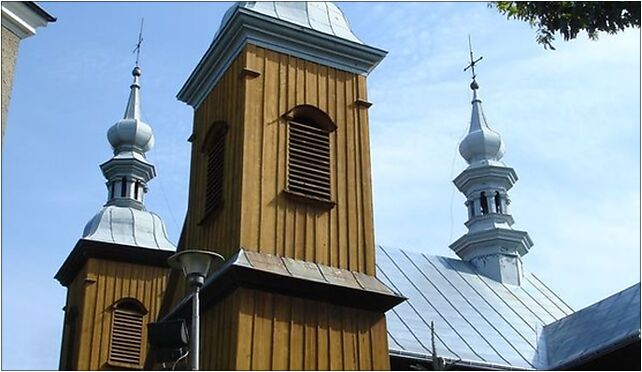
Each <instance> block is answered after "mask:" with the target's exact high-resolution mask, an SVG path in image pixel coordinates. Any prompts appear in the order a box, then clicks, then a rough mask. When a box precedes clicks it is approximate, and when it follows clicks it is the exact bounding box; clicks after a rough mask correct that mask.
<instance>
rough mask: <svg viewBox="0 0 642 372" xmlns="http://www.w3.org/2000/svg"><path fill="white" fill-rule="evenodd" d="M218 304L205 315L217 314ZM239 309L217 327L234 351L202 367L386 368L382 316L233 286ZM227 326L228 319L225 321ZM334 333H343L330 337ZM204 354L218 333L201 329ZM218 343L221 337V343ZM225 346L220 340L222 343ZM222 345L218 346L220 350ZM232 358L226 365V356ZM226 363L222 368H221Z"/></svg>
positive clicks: (231, 299) (231, 298)
mask: <svg viewBox="0 0 642 372" xmlns="http://www.w3.org/2000/svg"><path fill="white" fill-rule="evenodd" d="M222 303H223V302H221V303H219V304H218V305H217V306H216V308H213V309H214V311H210V312H208V314H207V315H206V316H205V317H206V318H211V317H214V316H216V315H215V313H217V312H218V309H220V308H221V307H222V306H223V305H222ZM225 303H231V304H233V306H239V307H238V308H235V309H236V310H237V311H238V313H236V314H237V315H236V316H237V317H238V318H237V319H238V322H237V323H234V326H227V328H225V326H221V327H222V328H220V329H221V330H223V332H229V331H230V330H235V332H237V334H236V336H235V337H233V338H232V337H230V335H229V333H227V334H224V335H222V338H223V339H224V340H227V342H229V340H236V347H237V353H236V354H235V355H234V354H230V353H228V355H225V356H223V358H224V359H225V363H223V364H217V363H219V362H220V361H217V363H213V364H208V365H203V367H204V368H206V367H207V368H206V369H227V368H229V369H235V370H248V369H252V370H328V369H333V370H357V369H361V370H373V369H374V370H386V369H389V368H390V366H389V357H388V343H387V336H386V328H385V318H384V315H383V314H376V313H373V312H369V311H365V310H358V309H352V308H347V307H341V306H336V305H332V304H328V303H325V302H319V301H314V300H304V299H300V298H296V297H291V296H284V295H280V294H273V293H267V292H263V291H260V290H254V289H245V288H241V289H237V290H236V291H235V292H234V293H233V294H231V295H230V296H228V297H227V298H226V300H225ZM227 324H231V323H227ZM332 332H334V333H339V334H341V337H339V338H337V337H331V336H332ZM203 334H204V335H205V336H204V338H203V342H204V344H205V345H204V346H203V350H204V353H205V355H207V354H208V350H212V352H215V353H218V352H219V351H214V350H215V349H217V347H215V345H214V343H215V342H216V340H220V339H221V336H217V335H216V334H212V333H210V332H203ZM219 342H220V341H219ZM220 346H223V344H220ZM218 349H220V347H219V348H218ZM377 353H378V355H377ZM230 357H232V358H235V359H236V361H235V364H233V365H230V364H228V363H229V361H228V359H227V358H230ZM221 367H226V368H221Z"/></svg>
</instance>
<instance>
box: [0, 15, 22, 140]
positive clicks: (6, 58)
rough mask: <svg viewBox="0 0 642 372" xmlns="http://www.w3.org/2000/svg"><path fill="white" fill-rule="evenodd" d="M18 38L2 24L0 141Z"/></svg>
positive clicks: (5, 116) (9, 94)
mask: <svg viewBox="0 0 642 372" xmlns="http://www.w3.org/2000/svg"><path fill="white" fill-rule="evenodd" d="M19 43H20V38H19V37H18V36H16V35H15V34H14V33H13V32H11V31H9V30H8V29H7V28H6V27H4V26H2V142H4V130H5V125H6V122H7V109H8V108H9V100H10V98H11V86H12V83H13V70H14V67H15V66H16V57H17V55H18V45H19Z"/></svg>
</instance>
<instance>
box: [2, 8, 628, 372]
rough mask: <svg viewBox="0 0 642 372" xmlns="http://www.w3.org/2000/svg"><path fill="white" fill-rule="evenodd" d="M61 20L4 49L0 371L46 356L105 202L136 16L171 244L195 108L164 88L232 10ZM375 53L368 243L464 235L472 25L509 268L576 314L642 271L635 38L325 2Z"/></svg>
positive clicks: (139, 11)
mask: <svg viewBox="0 0 642 372" xmlns="http://www.w3.org/2000/svg"><path fill="white" fill-rule="evenodd" d="M43 6H44V7H45V8H46V9H47V10H48V11H49V12H50V13H51V14H53V15H55V16H57V17H58V21H57V22H56V23H53V24H51V25H49V26H48V27H47V28H44V29H39V30H38V34H37V35H36V36H35V37H32V38H29V39H26V40H25V41H23V43H22V45H21V46H20V53H19V57H18V61H17V68H16V76H15V80H14V86H13V93H12V98H11V104H10V108H9V115H8V127H7V131H6V135H5V139H4V145H3V149H2V341H3V344H2V368H3V369H56V368H57V366H58V357H59V350H60V339H61V329H62V319H63V312H62V307H63V306H64V302H65V293H66V292H65V289H64V288H63V287H62V286H60V284H59V283H57V282H56V281H55V280H54V279H53V275H54V274H55V272H56V271H57V270H58V268H59V267H60V265H61V264H62V262H63V261H64V259H65V258H66V256H67V254H68V253H69V252H70V251H71V249H72V248H73V246H74V244H75V243H76V242H77V240H78V239H79V238H80V237H81V233H82V229H83V227H84V225H85V223H86V222H87V221H89V219H90V218H91V217H92V216H93V215H94V214H95V213H96V212H97V211H98V210H99V209H100V207H101V206H102V205H103V204H104V202H105V200H106V196H107V190H106V188H105V186H104V182H105V180H104V178H103V177H102V174H101V173H100V169H99V168H98V165H99V164H100V163H102V162H104V161H106V160H107V159H109V158H110V156H111V155H112V153H111V149H110V147H109V143H108V142H107V139H106V133H107V129H108V128H109V127H110V126H111V125H112V124H113V123H115V122H116V121H117V120H118V119H119V118H120V117H122V114H123V111H124V108H125V103H126V100H127V95H128V91H129V84H130V81H131V74H130V73H131V69H132V67H133V63H134V55H133V54H132V53H131V50H132V49H133V47H134V45H135V43H136V38H137V33H138V27H139V20H140V18H141V17H145V35H144V39H145V41H144V45H143V51H142V55H141V65H142V68H143V76H142V105H143V115H144V117H145V119H146V121H147V122H148V123H150V124H151V125H152V127H153V128H154V132H155V138H156V147H155V149H154V150H152V151H151V152H150V153H149V154H148V158H149V160H150V161H152V162H153V163H154V164H155V165H156V169H157V173H158V177H157V178H156V179H154V180H153V181H151V183H150V185H149V186H150V192H149V193H148V195H147V198H146V204H147V207H148V209H150V210H152V211H154V212H156V213H158V214H160V215H161V216H162V217H163V218H164V219H165V222H166V224H167V228H168V231H169V234H170V238H171V239H172V240H173V241H174V242H176V241H177V240H178V235H179V233H180V226H181V224H182V221H183V218H184V216H185V209H186V203H187V186H188V176H189V153H190V147H189V143H188V142H187V138H188V136H189V134H190V133H191V126H192V116H191V115H192V110H191V108H190V107H188V106H186V105H185V104H183V103H181V102H178V101H177V100H176V98H175V95H176V93H177V92H178V90H179V89H180V87H181V86H182V84H183V82H184V81H185V80H186V78H187V77H188V75H189V73H190V72H191V71H192V69H193V67H194V66H195V65H196V63H197V62H198V60H199V59H200V57H201V55H202V53H203V52H204V51H205V50H206V48H207V47H208V45H209V43H210V42H211V41H212V38H213V36H214V34H215V32H216V30H217V29H218V26H219V22H220V20H221V17H222V15H223V13H224V11H225V10H226V9H227V8H228V7H229V6H230V3H113V2H112V3H44V4H43ZM340 7H341V8H342V9H343V10H344V12H345V13H346V15H347V17H348V19H349V20H350V22H351V26H352V29H353V31H354V32H355V34H356V35H357V36H359V37H360V38H361V39H362V40H363V41H365V42H366V43H368V44H370V45H373V46H376V47H379V48H382V49H385V50H388V51H389V55H388V56H387V58H386V59H385V60H384V61H383V62H382V63H381V64H380V65H379V66H378V67H377V68H376V69H375V71H374V72H372V73H371V75H370V77H369V98H370V101H372V102H374V106H372V108H371V109H370V120H371V123H370V125H371V149H372V159H373V161H372V163H373V182H374V206H375V223H376V230H375V234H376V239H377V241H378V242H379V243H381V244H385V245H390V246H395V247H398V248H403V249H408V250H414V251H420V252H427V253H431V254H438V255H445V256H454V255H453V253H451V252H450V250H449V249H448V245H449V244H450V243H452V242H453V241H454V240H455V239H457V238H458V237H459V236H461V235H462V234H463V233H465V231H466V229H465V226H464V224H463V223H464V221H465V219H466V210H465V207H464V205H463V202H464V197H463V196H462V195H461V194H459V193H458V192H457V191H456V189H455V187H454V185H453V184H452V182H451V180H452V179H453V178H454V177H455V176H456V175H457V174H458V173H459V172H460V171H461V170H463V169H464V168H465V162H464V161H463V159H461V157H460V156H459V154H458V153H457V145H458V142H459V140H460V139H461V138H462V137H463V135H464V134H465V132H466V130H467V125H468V121H469V118H470V99H471V93H470V90H469V88H468V84H469V82H470V75H469V74H467V73H464V72H463V71H462V70H463V67H464V66H465V65H466V63H467V59H468V39H467V38H468V34H472V37H473V45H474V48H475V50H476V53H477V54H479V55H483V57H484V59H483V61H482V62H481V63H480V65H479V68H478V70H477V72H478V82H479V84H480V86H481V89H480V95H481V98H482V100H483V102H484V103H483V105H484V110H485V114H486V117H487V120H488V122H489V124H490V126H491V127H492V128H493V129H495V130H497V131H498V132H500V133H501V134H502V136H503V139H504V141H505V144H506V154H505V156H504V159H503V160H504V161H505V163H506V164H507V165H510V166H512V167H514V168H515V170H516V172H517V174H518V176H519V178H520V179H519V181H518V182H517V184H516V185H515V187H514V188H513V189H512V190H511V192H510V196H511V200H512V204H511V213H512V215H513V217H514V218H515V221H516V223H515V228H518V229H521V230H526V231H528V232H529V234H530V236H531V237H532V239H533V241H534V243H535V245H534V247H533V248H532V249H531V252H530V253H529V254H528V255H527V256H526V257H525V258H524V261H525V268H526V270H528V271H530V272H534V273H535V274H536V275H537V276H538V277H539V278H540V279H542V280H543V281H544V282H545V283H547V285H548V286H549V287H550V288H551V289H553V290H554V291H556V292H557V293H558V294H559V295H560V296H561V297H562V298H563V299H565V300H566V301H567V302H568V303H569V304H570V305H571V306H572V307H573V308H575V309H579V308H582V307H584V306H587V305H589V304H591V303H593V302H596V301H598V300H600V299H602V298H604V297H606V296H608V295H610V294H612V293H615V292H617V291H619V290H622V289H624V288H626V287H628V286H630V285H632V284H634V283H636V282H638V281H639V280H640V33H639V30H637V29H633V30H627V31H626V32H624V33H621V34H618V35H600V39H599V40H598V41H589V40H587V38H586V35H585V34H581V35H580V37H579V38H578V39H577V40H574V41H571V42H563V41H561V40H558V41H557V42H556V43H555V45H556V47H557V51H547V50H544V49H543V48H542V47H541V46H540V45H538V44H536V43H535V41H534V40H535V32H534V30H532V29H531V28H530V27H529V26H528V25H527V24H525V23H521V22H518V21H507V20H506V19H505V18H504V17H503V16H501V15H499V14H498V13H497V12H496V11H495V10H493V9H489V8H488V7H487V6H486V4H485V3H376V4H375V3H340Z"/></svg>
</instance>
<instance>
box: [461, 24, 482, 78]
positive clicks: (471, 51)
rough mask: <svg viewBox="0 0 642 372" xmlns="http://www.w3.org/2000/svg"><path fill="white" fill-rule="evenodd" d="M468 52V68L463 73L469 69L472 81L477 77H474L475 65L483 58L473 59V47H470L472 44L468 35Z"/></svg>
mask: <svg viewBox="0 0 642 372" xmlns="http://www.w3.org/2000/svg"><path fill="white" fill-rule="evenodd" d="M468 50H470V63H469V64H468V66H466V68H465V69H464V71H466V70H468V69H471V72H472V73H473V80H475V77H476V76H477V75H475V64H477V62H479V61H481V60H482V58H484V57H479V58H477V59H475V57H473V45H472V43H471V41H470V35H468Z"/></svg>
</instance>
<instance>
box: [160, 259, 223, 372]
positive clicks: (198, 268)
mask: <svg viewBox="0 0 642 372" xmlns="http://www.w3.org/2000/svg"><path fill="white" fill-rule="evenodd" d="M224 260H225V259H224V258H223V256H221V255H220V254H217V253H214V252H208V251H200V250H193V249H188V250H184V251H181V252H178V253H176V254H174V255H173V256H171V257H170V258H168V259H167V263H168V264H169V266H170V267H172V268H174V269H177V270H182V271H183V274H184V275H185V278H186V279H187V283H189V285H190V287H191V288H192V293H193V295H192V332H191V333H192V334H191V335H190V349H191V354H192V358H191V360H192V371H198V360H199V355H198V354H199V350H198V349H199V336H200V335H199V333H200V319H199V318H200V316H199V312H200V304H199V298H198V297H199V292H200V290H201V287H202V286H203V283H205V277H207V274H208V273H209V271H210V268H211V267H212V266H214V265H213V264H214V263H215V262H216V261H218V262H223V261H224Z"/></svg>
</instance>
